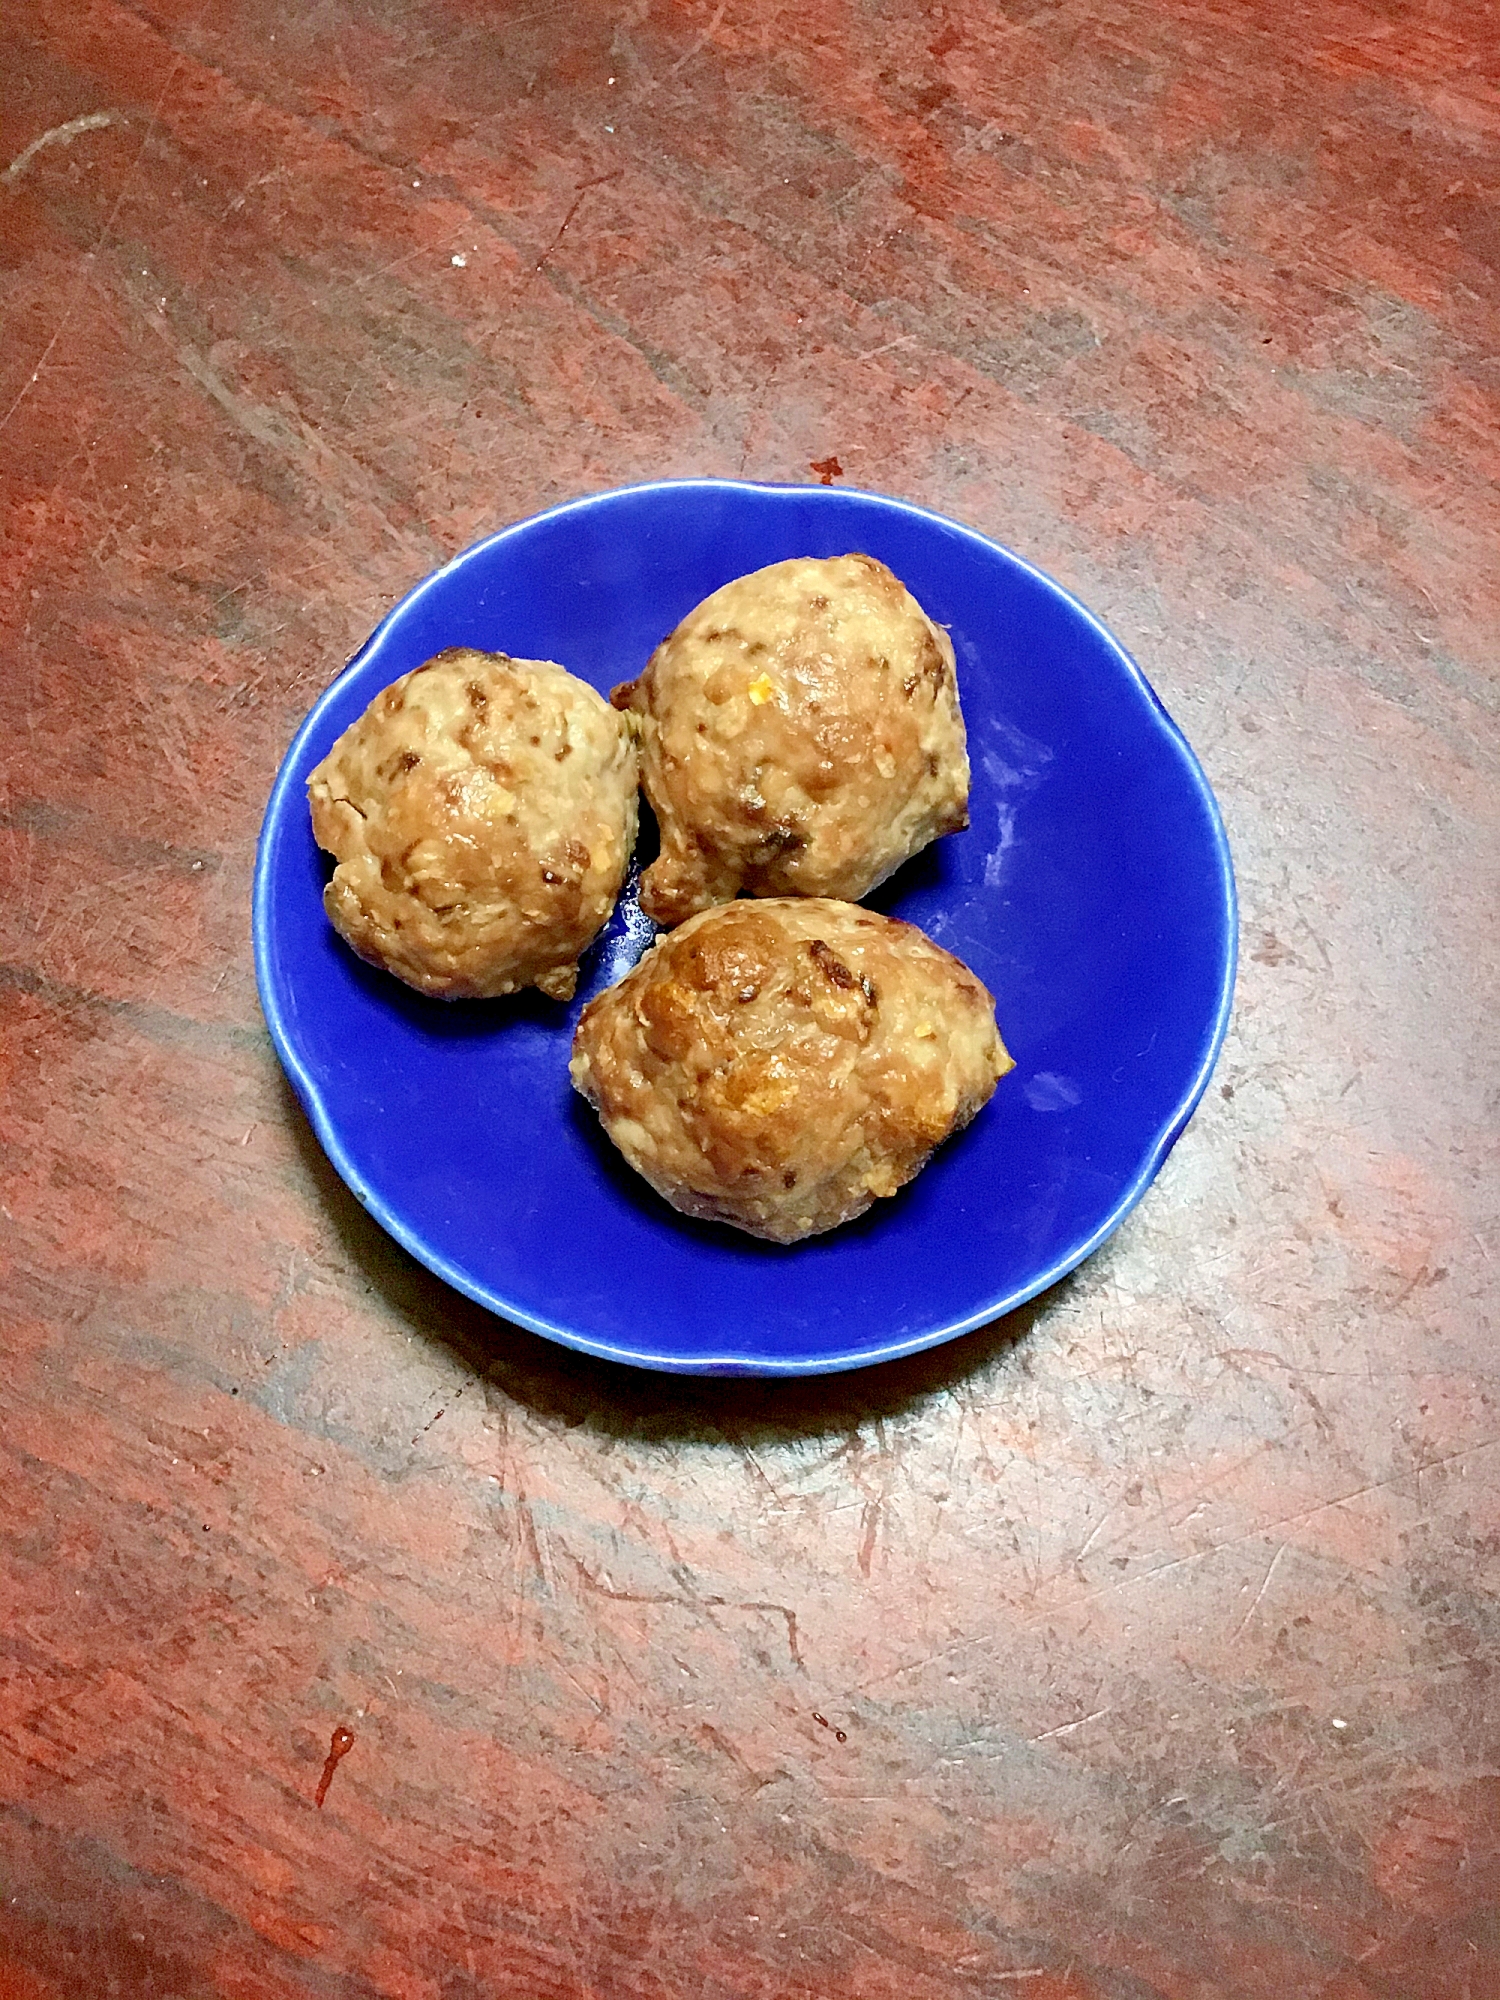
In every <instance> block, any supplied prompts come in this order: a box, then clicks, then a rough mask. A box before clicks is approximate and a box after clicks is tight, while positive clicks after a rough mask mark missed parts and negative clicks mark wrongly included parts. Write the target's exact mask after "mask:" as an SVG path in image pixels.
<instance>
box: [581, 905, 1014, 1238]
mask: <svg viewBox="0 0 1500 2000" xmlns="http://www.w3.org/2000/svg"><path fill="white" fill-rule="evenodd" d="M1011 1067H1012V1063H1011V1058H1010V1057H1009V1055H1008V1054H1007V1053H1006V1050H1005V1046H1004V1044H1003V1043H1002V1041H1001V1039H1000V1035H999V1032H998V1030H997V1029H996V1026H995V1012H994V1003H993V1001H992V1000H991V998H990V995H989V994H988V993H987V992H986V991H985V989H984V987H983V986H982V985H981V984H980V982H979V981H978V980H977V979H976V978H975V977H974V975H973V973H972V972H970V971H969V969H968V967H967V966H965V965H963V964H961V963H960V962H959V960H958V959H956V958H954V957H952V956H951V955H950V954H949V953H948V952H946V951H943V950H942V949H940V947H939V946H937V945H935V944H934V943H933V942H932V940H931V939H930V938H929V937H927V936H925V935H924V934H923V932H921V931H919V930H918V929H917V928H916V927H915V926H914V925H912V924H907V923H901V922H899V921H897V920H896V919H894V918H891V917H883V916H878V915H877V914H876V913H875V912H874V911H872V910H862V909H857V908H855V907H853V906H852V905H850V904H849V903H844V902H834V901H831V900H828V899H826V898H822V897H807V898H797V897H776V898H766V899H763V900H742V901H739V902H734V903H728V904H725V905H723V906H722V907H720V908H717V909H712V910H706V911H703V912H702V913H701V914H699V915H698V916H695V917H691V918H689V920H688V921H687V922H686V923H684V924H683V925H681V927H680V928H679V929H677V930H674V931H670V932H668V933H667V934H666V935H664V936H663V937H660V938H658V939H657V941H656V943H655V944H654V945H653V946H652V948H651V949H650V950H649V951H648V952H647V953H646V955H645V957H644V958H643V959H642V960H641V961H640V963H639V964H638V965H637V966H636V967H635V969H634V971H632V972H630V973H629V974H627V976H626V977H625V978H624V979H622V980H621V981H620V982H619V983H618V984H617V985H615V986H611V987H610V988H608V989H607V991H605V992H604V993H601V994H600V995H599V997H598V998H597V999H596V1000H593V1001H591V1002H590V1003H589V1005H588V1006H587V1007H585V1008H584V1010H583V1015H582V1018H581V1019H580V1021H579V1023H578V1031H577V1033H576V1035H575V1036H574V1040H573V1061H572V1076H573V1085H574V1088H575V1089H576V1090H578V1091H580V1092H581V1093H582V1094H583V1096H585V1097H586V1098H587V1099H588V1100H589V1102H590V1103H591V1104H592V1105H593V1106H594V1107H595V1109H596V1110H597V1111H598V1113H599V1117H600V1120H601V1122H602V1123H603V1126H604V1129H605V1131H606V1132H607V1133H608V1134H609V1136H610V1138H611V1139H612V1140H613V1141H614V1143H615V1144H616V1146H618V1147H619V1149H620V1151H621V1152H622V1153H623V1154H624V1156H625V1158H626V1159H627V1160H628V1161H629V1162H630V1164H631V1166H633V1167H634V1168H636V1170H637V1171H638V1172H639V1173H641V1174H643V1175H644V1176H645V1178H646V1179H647V1180H648V1181H649V1182H650V1183H651V1185H652V1187H654V1188H655V1189H656V1191H657V1193H658V1194H660V1195H662V1196H664V1197H665V1198H666V1200H667V1201H669V1202H670V1203H671V1204H672V1206H673V1207H674V1208H677V1209H680V1210H682V1212H683V1213H684V1214H686V1215H696V1216H701V1217H705V1218H708V1219H710V1220H715V1221H719V1222H727V1223H731V1224H732V1225H733V1226H734V1227H735V1228H737V1229H743V1230H747V1231H748V1232H749V1233H750V1234H751V1235H752V1236H761V1237H765V1238H766V1239H767V1240H769V1241H770V1242H773V1243H795V1242H796V1241H798V1240H799V1239H800V1238H802V1237H804V1236H813V1235H816V1234H818V1233H819V1232H820V1231H822V1230H825V1229H833V1228H835V1227H836V1226H837V1225H838V1224H839V1223H841V1222H847V1221H849V1220H850V1218H851V1217H853V1216H856V1215H859V1214H862V1213H863V1211H864V1210H865V1209H867V1208H868V1207H869V1206H870V1204H871V1202H873V1201H874V1200H876V1198H877V1197H879V1196H882V1195H892V1194H895V1192H896V1191H897V1189H898V1188H900V1187H901V1186H903V1185H904V1183H905V1182H907V1181H909V1180H910V1179H911V1178H912V1176H913V1175H914V1174H917V1173H919V1172H920V1171H921V1169H922V1168H923V1167H924V1166H925V1165H926V1163H927V1160H928V1158H929V1157H930V1155H931V1154H932V1151H933V1149H934V1148H935V1147H936V1146H939V1145H941V1143H942V1142H943V1140H944V1139H946V1138H947V1137H948V1136H949V1135H950V1133H953V1132H956V1131H957V1130H958V1129H959V1128H960V1127H961V1126H963V1125H966V1124H967V1123H968V1122H969V1120H970V1119H971V1118H972V1117H973V1116H974V1115H975V1113H976V1112H977V1111H979V1110H980V1108H981V1107H982V1106H983V1105H984V1104H985V1103H986V1102H987V1101H988V1099H989V1097H990V1094H991V1092H992V1091H993V1090H994V1088H995V1085H996V1083H997V1082H998V1081H999V1079H1000V1078H1001V1077H1002V1076H1003V1075H1004V1074H1005V1072H1006V1071H1007V1070H1008V1069H1010V1068H1011Z"/></svg>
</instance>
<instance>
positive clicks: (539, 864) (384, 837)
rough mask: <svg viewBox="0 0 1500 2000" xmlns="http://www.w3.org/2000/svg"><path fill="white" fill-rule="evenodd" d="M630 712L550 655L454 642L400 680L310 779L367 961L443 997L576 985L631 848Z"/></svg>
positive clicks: (563, 989)
mask: <svg viewBox="0 0 1500 2000" xmlns="http://www.w3.org/2000/svg"><path fill="white" fill-rule="evenodd" d="M636 787H637V756H636V746H635V742H634V739H633V736H632V732H631V729H630V727H629V726H628V722H627V718H625V717H624V716H621V715H618V714H616V713H615V711H614V710H613V709H612V708H611V707H610V706H609V704H608V702H606V701H605V700H604V698H603V696H602V695H600V694H598V693H597V692H596V691H595V690H594V689H593V688H591V687H588V686H586V685H585V683H584V682H582V681H580V680H576V679H575V678H574V676H573V675H572V674H570V673H568V672H567V671H566V670H565V669H564V668H562V667H559V666H554V665H553V664H552V663H551V662H550V661H546V660H512V659H508V658H507V657H506V655H505V654H503V653H476V652H472V651H470V650H469V649H468V648H466V647H451V648H450V649H449V650H448V651H447V652H446V653H439V654H438V656H437V658H436V659H433V660H429V661H428V662H427V664H426V665H425V666H423V667H418V668H417V669H416V671H415V672H414V673H410V674H406V675H404V676H403V677H402V679H400V680H399V681H395V682H393V683H392V685H391V686H390V687H388V688H387V689H386V690H385V692H384V693H383V694H381V695H378V696H377V697H376V699H375V700H374V701H373V702H372V703H371V704H370V706H369V707H368V708H367V709H366V710H365V712H364V714H363V715H362V716H361V717H360V719H359V721H358V722H356V723H355V724H354V725H353V727H352V728H349V729H346V730H345V731H344V733H343V735H342V736H341V737H340V738H339V740H338V742H337V743H335V744H334V746H333V748H332V750H330V751H329V753H328V755H327V756H326V757H325V758H324V759H323V762H322V763H321V764H320V765H319V766H318V768H317V770H315V771H314V772H313V774H312V776H311V777H310V778H309V779H308V781H307V791H308V800H309V803H310V805H311V807H312V821H313V834H314V837H315V838H316V840H317V842H318V845H319V846H320V847H325V848H327V850H328V851H329V853H330V854H332V855H334V856H335V857H336V859H337V861H338V866H337V868H335V869H334V871H333V879H332V881H331V882H330V883H329V884H328V887H327V889H326V890H325V891H324V894H323V901H324V905H325V907H326V908H327V911H328V914H329V917H330V918H331V919H332V921H333V924H334V927H335V928H336V929H337V930H338V932H339V934H340V935H341V936H342V937H343V938H345V939H346V940H347V941H348V943H349V944H350V945H352V946H353V948H354V950H355V951H357V952H358V953H359V955H360V957H361V958H365V959H368V960H369V961H370V963H371V964H372V965H379V966H383V967H384V968H385V970H386V971H387V972H393V973H394V974H395V975H396V977H397V978H398V979H403V980H405V981H406V983H407V985H408V986H415V987H416V988H417V990H418V992H421V993H427V994H430V995H432V996H433V997H434V998H436V999H440V1000H464V999H481V998H486V997H489V996H491V995H495V994H501V993H515V992H518V991H519V990H520V989H521V988H522V987H523V986H536V987H539V988H540V989H541V991H542V992H543V993H546V994H550V995H551V997H552V998H553V999H555V1000H566V999H568V998H570V997H571V995H572V993H573V989H574V987H575V986H576V984H577V980H578V955H579V953H580V952H581V951H583V950H584V948H585V947H586V946H587V945H588V944H589V943H590V941H591V940H592V939H593V938H594V937H595V935H596V934H597V933H598V931H599V930H600V929H601V927H602V926H603V925H604V923H605V922H606V921H607V920H608V918H609V914H610V911H611V910H612V909H613V908H614V906H615V898H616V897H617V896H618V895H619V893H620V885H621V883H622V882H623V881H624V879H625V871H626V869H627V867H628V866H629V863H630V855H631V850H632V849H633V847H634V846H635V829H636Z"/></svg>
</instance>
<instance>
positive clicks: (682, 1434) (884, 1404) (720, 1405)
mask: <svg viewBox="0 0 1500 2000" xmlns="http://www.w3.org/2000/svg"><path fill="white" fill-rule="evenodd" d="M278 1074H279V1072H278ZM279 1082H280V1086H281V1090H282V1095H283V1102H284V1104H285V1107H286V1118H287V1124H288V1127H289V1128H290V1130H291V1133H292V1136H293V1139H294V1141H295V1143H296V1146H297V1151H298V1154H299V1156H300V1158H301V1161H302V1164H303V1166H304V1167H305V1169H306V1171H307V1174H308V1177H309V1179H310V1180H311V1181H312V1183H313V1185H314V1187H315V1188H316V1189H317V1192H318V1197H319V1199H320V1200H321V1202H322V1205H323V1208H324V1210H325V1212H326V1213H327V1215H328V1217H329V1220H330V1221H331V1222H332V1223H333V1226H334V1228H335V1230H336V1231H337V1232H338V1237H339V1241H340V1244H341V1245H342V1247H343V1250H344V1252H345V1254H346V1255H347V1256H348V1257H349V1258H350V1260H351V1261H352V1262H353V1263H354V1264H356V1265H357V1267H358V1268H359V1270H360V1271H362V1272H363V1274H364V1275H365V1277H366V1278H367V1279H368V1280H369V1282H370V1283H371V1284H372V1285H373V1286H374V1287H375V1289H376V1290H377V1291H378V1292H379V1294H380V1296H381V1297H382V1299H383V1300H384V1301H385V1304H386V1305H387V1307H388V1308H389V1309H390V1311H391V1312H392V1313H393V1314H394V1315H396V1316H397V1317H398V1318H399V1319H401V1320H404V1321H405V1323H406V1324H407V1325H408V1326H409V1327H410V1328H411V1330H412V1331H413V1332H414V1333H417V1334H419V1335H421V1337H422V1338H423V1339H424V1340H428V1341H430V1342H432V1344H433V1345H434V1346H436V1347H441V1348H445V1349H446V1350H447V1351H448V1352H449V1353H450V1354H452V1355H453V1356H455V1357H456V1358H457V1359H458V1360H459V1361H460V1362H461V1363H462V1364H463V1365H464V1366H465V1367H466V1368H468V1369H470V1370H471V1371H472V1373H473V1374H474V1375H475V1376H476V1377H477V1378H479V1379H480V1380H483V1381H486V1382H492V1383H493V1384H494V1385H495V1387H496V1388H497V1389H498V1390H499V1391H500V1392H501V1393H502V1394H504V1395H506V1396H508V1397H510V1398H511V1399H512V1400H513V1401H514V1402H517V1403H519V1404H522V1405H524V1406H525V1407H526V1408H527V1409H529V1410H531V1411H532V1412H533V1413H534V1414H536V1415H537V1416H539V1417H542V1418H544V1419H545V1420H547V1421H548V1422H551V1423H556V1424H562V1425H564V1426H566V1427H568V1428H575V1427H578V1426H583V1427H586V1428H587V1429H589V1430H591V1431H593V1432H595V1433H596V1434H597V1435H598V1436H599V1437H600V1438H601V1439H608V1440H609V1441H611V1442H625V1441H638V1442H648V1441H649V1442H656V1443H672V1442H679V1443H683V1444H702V1443H712V1442H713V1441H714V1440H715V1439H722V1440H724V1441H726V1442H729V1443H731V1444H734V1445H736V1446H738V1445H741V1444H751V1445H754V1444H756V1443H761V1442H764V1443H770V1442H772V1441H773V1440H777V1439H782V1438H789V1437H797V1436H800V1437H818V1436H822V1435H825V1434H832V1435H843V1434H845V1433H847V1432H848V1431H850V1430H852V1429H853V1428H855V1427H856V1426H857V1425H859V1424H861V1423H865V1422H868V1421H869V1420H871V1419H872V1418H880V1417H887V1418H890V1417H896V1416H899V1415H902V1414H904V1413H906V1412H908V1411H910V1410H912V1409H914V1408H916V1407H917V1406H919V1405H920V1404H922V1403H923V1402H925V1401H927V1400H928V1399H930V1398H931V1397H934V1396H940V1395H944V1394H946V1393H948V1392H949V1391H951V1390H952V1389H954V1388H955V1387H956V1386H957V1385H959V1384H960V1383H962V1382H964V1381H965V1380H966V1379H967V1378H968V1377H970V1376H971V1375H974V1374H975V1373H977V1372H978V1371H979V1370H980V1369H982V1368H984V1367H985V1366H986V1365H987V1364H988V1363H989V1362H990V1361H992V1360H993V1359H994V1358H995V1357H996V1356H997V1355H999V1354H1001V1353H1003V1352H1005V1351H1006V1350H1007V1349H1009V1348H1012V1347H1014V1346H1015V1345H1016V1344H1017V1343H1018V1342H1020V1341H1022V1340H1024V1339H1025V1338H1026V1337H1027V1335H1028V1334H1029V1333H1030V1331H1031V1328H1032V1327H1033V1326H1034V1325H1035V1323H1036V1321H1037V1320H1038V1319H1039V1318H1040V1317H1041V1316H1042V1315H1043V1314H1044V1313H1046V1312H1047V1311H1048V1310H1049V1309H1050V1307H1051V1306H1052V1305H1054V1304H1055V1303H1056V1302H1057V1301H1058V1300H1059V1299H1061V1298H1063V1297H1065V1296H1066V1293H1067V1290H1068V1288H1069V1286H1070V1285H1071V1284H1072V1283H1073V1282H1074V1280H1073V1278H1072V1276H1071V1275H1070V1276H1068V1277H1065V1278H1063V1279H1061V1280H1060V1281H1059V1282H1058V1283H1057V1284H1056V1285H1053V1286H1051V1287H1050V1288H1049V1289H1048V1290H1047V1291H1045V1292H1042V1293H1040V1294H1039V1295H1038V1296H1037V1297H1036V1298H1034V1299H1029V1300H1028V1301H1027V1302H1026V1304H1025V1305H1023V1306H1019V1307H1018V1308H1017V1309H1016V1311H1014V1312H1012V1313H1008V1314H1006V1315H1005V1317H1004V1318H1003V1319H999V1320H995V1321H993V1322H991V1324H990V1325H988V1326H985V1327H979V1328H976V1329H975V1331H974V1332H972V1333H967V1334H961V1335H960V1336H959V1337H958V1338H957V1339H955V1340H951V1341H946V1342H944V1343H943V1344H942V1345H941V1346H938V1347H931V1348H927V1349H926V1350H924V1351H923V1352H922V1353H920V1354H912V1355H907V1356H905V1357H903V1358H902V1359H900V1360H897V1361H884V1362H879V1363H875V1364H872V1365H871V1366H870V1367H868V1368H857V1369H851V1370H848V1371H847V1372H844V1373H841V1374H836V1375H807V1376H795V1377H785V1376H782V1377H768V1376H756V1375H735V1376H714V1375H671V1374H665V1373H659V1372H657V1371H656V1370H654V1369H645V1368H631V1367H628V1366H626V1365H625V1364H624V1363H622V1362H616V1361H605V1360H601V1359H600V1358H598V1357H597V1356H595V1355H591V1354H581V1353H579V1352H577V1351H576V1350H575V1349H573V1348H570V1347H563V1346H560V1345H558V1344H557V1343H555V1342H553V1341H550V1340H544V1339H543V1338H542V1337H541V1335H540V1334H535V1333H531V1332H529V1331H527V1329H526V1328H524V1327H519V1326H514V1325H512V1324H511V1322H510V1321H509V1320H505V1319H501V1318H500V1317H499V1316H498V1315H496V1314H495V1313H492V1312H490V1311H489V1310H488V1309H487V1308H486V1307H484V1306H481V1305H477V1304H476V1303H475V1302H474V1301H473V1300H472V1299H469V1298H466V1297H465V1296H464V1295H463V1293H461V1292H458V1291H455V1290H454V1289H453V1287H452V1286H451V1285H448V1284H446V1283H445V1282H444V1281H443V1280H442V1279H441V1278H439V1277H436V1276H435V1275H434V1274H433V1273H432V1272H431V1271H429V1270H428V1269H427V1268H426V1266H425V1265H423V1264H420V1263H419V1262H418V1261H417V1259H416V1258H415V1257H413V1256H411V1255H410V1253H409V1252H408V1251H406V1250H404V1249H403V1248H402V1246H401V1245H400V1244H399V1243H397V1242H396V1241H395V1240H394V1238H392V1237H390V1236H387V1234H386V1233H385V1231H384V1230H383V1229H382V1228H381V1227H380V1225H379V1223H378V1222H376V1221H375V1219H374V1218H373V1217H372V1216H371V1215H369V1214H368V1213H367V1212H366V1210H365V1209H364V1208H362V1207H361V1205H360V1203H359V1202H358V1201H357V1200H356V1199H355V1197H354V1196H353V1195H352V1194H351V1193H350V1192H349V1189H348V1188H347V1187H346V1186H345V1185H344V1183H343V1181H342V1180H341V1179H340V1178H339V1175H338V1173H337V1172H336V1171H335V1169H334V1167H333V1166H332V1164H331V1163H330V1161H329V1159H328V1157H327V1155H326V1154H325V1153H324V1151H323V1149H322V1147H321V1146H320V1145H319V1144H318V1140H317V1135H316V1134H315V1133H314V1131H313V1129H312V1126H311V1125H310V1124H309V1123H308V1120H307V1116H306V1113H305V1112H304V1111H303V1109H302V1106H301V1103H300V1102H299V1101H298V1098H297V1095H296V1092H295V1091H294V1090H293V1089H292V1087H291V1085H290V1083H288V1081H287V1079H286V1077H285V1076H284V1075H280V1074H279ZM580 1109H582V1107H581V1106H580ZM601 1143H604V1142H602V1141H601ZM621 1171H622V1172H628V1171H629V1170H628V1169H627V1168H625V1167H624V1166H623V1164H622V1166H621ZM689 1226H695V1227H712V1225H689ZM767 1250H768V1254H777V1255H786V1254H788V1253H787V1252H786V1251H784V1250H779V1251H778V1250H777V1249H776V1247H775V1246H772V1245H768V1246H767Z"/></svg>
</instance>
